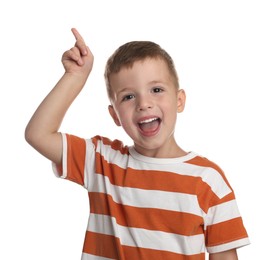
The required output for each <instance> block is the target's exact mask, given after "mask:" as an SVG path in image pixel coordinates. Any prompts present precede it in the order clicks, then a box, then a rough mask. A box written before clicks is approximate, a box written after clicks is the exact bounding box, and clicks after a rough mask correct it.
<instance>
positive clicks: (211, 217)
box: [205, 200, 240, 226]
mask: <svg viewBox="0 0 280 260" xmlns="http://www.w3.org/2000/svg"><path fill="white" fill-rule="evenodd" d="M238 217H240V213H239V210H238V207H237V203H236V200H231V201H228V202H224V203H222V204H219V205H217V206H214V207H211V208H209V211H208V213H207V216H206V220H205V222H206V225H207V226H209V225H213V224H217V223H220V222H224V221H227V220H230V219H234V218H238Z"/></svg>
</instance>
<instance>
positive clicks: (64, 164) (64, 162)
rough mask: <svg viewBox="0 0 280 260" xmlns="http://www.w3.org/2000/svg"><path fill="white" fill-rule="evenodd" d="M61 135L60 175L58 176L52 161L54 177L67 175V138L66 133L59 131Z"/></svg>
mask: <svg viewBox="0 0 280 260" xmlns="http://www.w3.org/2000/svg"><path fill="white" fill-rule="evenodd" d="M61 137H62V175H61V176H60V174H59V172H58V170H57V165H56V164H55V163H54V162H52V169H53V172H54V174H55V176H56V177H60V178H63V179H65V178H66V177H67V139H66V134H63V133H61Z"/></svg>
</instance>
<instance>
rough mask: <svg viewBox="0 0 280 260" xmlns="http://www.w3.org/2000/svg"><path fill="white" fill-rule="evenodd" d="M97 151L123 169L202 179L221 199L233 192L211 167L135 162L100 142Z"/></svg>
mask: <svg viewBox="0 0 280 260" xmlns="http://www.w3.org/2000/svg"><path fill="white" fill-rule="evenodd" d="M96 151H97V152H99V153H101V154H102V156H103V157H104V159H105V160H106V161H107V162H108V163H112V164H115V165H117V166H119V167H120V168H123V169H126V168H127V167H130V168H132V169H135V170H156V171H163V172H172V173H176V174H180V175H186V176H193V177H200V178H201V179H202V180H203V181H204V182H206V183H207V184H208V185H209V186H210V187H211V189H212V191H213V192H214V193H215V194H216V195H217V196H218V197H219V198H222V197H224V196H226V195H227V194H229V193H231V192H232V191H231V189H230V187H229V186H228V185H227V184H226V182H225V181H224V179H223V177H222V176H221V174H220V173H219V172H218V171H216V170H215V169H213V168H210V167H203V166H197V165H193V164H188V163H187V162H181V163H178V162H177V164H176V167H174V163H171V161H172V159H169V160H168V161H167V162H169V163H166V160H165V159H158V158H156V160H155V162H156V163H152V161H151V162H149V163H147V162H144V161H140V160H135V159H134V158H133V157H132V156H129V157H128V155H127V154H122V153H121V152H120V151H117V150H114V149H112V148H111V146H109V145H104V144H103V143H102V142H101V141H99V142H98V146H97V150H96ZM128 159H129V161H128ZM175 160H176V158H175ZM159 162H162V163H159Z"/></svg>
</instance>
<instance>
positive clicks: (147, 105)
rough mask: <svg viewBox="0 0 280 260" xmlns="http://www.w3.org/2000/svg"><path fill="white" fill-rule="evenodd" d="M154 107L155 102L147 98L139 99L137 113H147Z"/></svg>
mask: <svg viewBox="0 0 280 260" xmlns="http://www.w3.org/2000/svg"><path fill="white" fill-rule="evenodd" d="M152 107H153V101H152V100H151V98H149V97H147V96H138V97H137V111H145V110H147V109H151V108H152Z"/></svg>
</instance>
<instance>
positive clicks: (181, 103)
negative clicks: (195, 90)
mask: <svg viewBox="0 0 280 260" xmlns="http://www.w3.org/2000/svg"><path fill="white" fill-rule="evenodd" d="M185 104H186V93H185V90H183V89H179V90H178V93H177V112H178V113H181V112H183V111H184V108H185Z"/></svg>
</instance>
